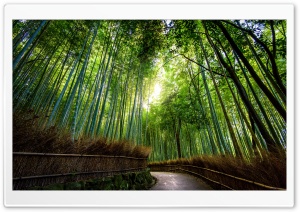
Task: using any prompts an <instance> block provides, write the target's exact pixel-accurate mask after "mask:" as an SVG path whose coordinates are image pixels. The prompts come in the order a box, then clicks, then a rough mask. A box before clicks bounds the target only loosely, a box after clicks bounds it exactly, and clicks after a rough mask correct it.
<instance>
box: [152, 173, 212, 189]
mask: <svg viewBox="0 0 300 212" xmlns="http://www.w3.org/2000/svg"><path fill="white" fill-rule="evenodd" d="M151 175H152V176H153V177H155V178H156V181H157V182H156V184H155V185H154V186H153V187H152V188H151V189H150V190H213V189H212V188H211V187H210V186H209V185H207V184H206V183H205V182H203V181H202V180H201V179H198V178H196V177H194V176H191V175H188V174H183V173H172V172H151Z"/></svg>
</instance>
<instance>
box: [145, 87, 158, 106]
mask: <svg viewBox="0 0 300 212" xmlns="http://www.w3.org/2000/svg"><path fill="white" fill-rule="evenodd" d="M161 90H162V88H161V85H160V84H159V83H156V84H155V85H154V90H153V93H152V94H151V95H150V97H149V100H148V102H147V103H146V104H144V105H143V107H144V108H145V109H149V105H150V104H151V103H152V102H153V101H154V100H157V99H158V98H159V95H160V92H161Z"/></svg>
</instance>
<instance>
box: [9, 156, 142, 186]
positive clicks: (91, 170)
mask: <svg viewBox="0 0 300 212" xmlns="http://www.w3.org/2000/svg"><path fill="white" fill-rule="evenodd" d="M146 168H147V158H137V157H128V156H111V155H81V154H52V153H28V152H14V153H13V189H14V190H24V189H28V188H32V187H35V186H46V185H50V184H56V183H67V182H78V181H83V180H90V179H95V178H101V177H107V176H113V175H116V174H123V173H127V172H137V171H143V170H145V169H146Z"/></svg>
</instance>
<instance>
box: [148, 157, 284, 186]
mask: <svg viewBox="0 0 300 212" xmlns="http://www.w3.org/2000/svg"><path fill="white" fill-rule="evenodd" d="M157 165H158V166H161V165H193V166H199V167H203V168H207V169H212V170H216V171H219V172H223V173H226V174H229V175H233V176H236V177H240V178H244V179H247V180H250V181H255V182H258V183H262V184H264V185H269V186H273V187H278V188H286V157H285V154H264V157H263V158H253V159H252V160H251V161H248V162H245V161H242V160H238V159H236V158H233V157H229V156H228V157H227V156H226V157H224V156H199V157H193V158H190V159H179V160H170V161H163V162H154V163H150V164H149V166H150V167H151V166H157ZM207 173H208V172H207Z"/></svg>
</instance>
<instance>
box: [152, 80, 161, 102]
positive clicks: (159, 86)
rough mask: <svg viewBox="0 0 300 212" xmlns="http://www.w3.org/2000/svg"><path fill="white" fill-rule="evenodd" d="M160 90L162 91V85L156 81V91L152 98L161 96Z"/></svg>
mask: <svg viewBox="0 0 300 212" xmlns="http://www.w3.org/2000/svg"><path fill="white" fill-rule="evenodd" d="M160 92H161V85H160V84H158V83H156V84H155V86H154V92H153V94H152V98H153V99H157V98H158V97H159V94H160Z"/></svg>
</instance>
